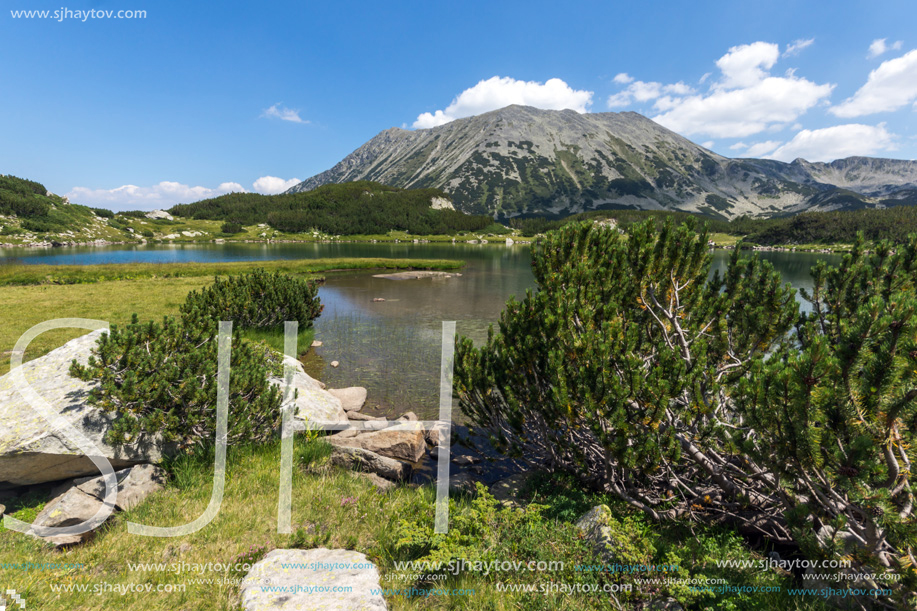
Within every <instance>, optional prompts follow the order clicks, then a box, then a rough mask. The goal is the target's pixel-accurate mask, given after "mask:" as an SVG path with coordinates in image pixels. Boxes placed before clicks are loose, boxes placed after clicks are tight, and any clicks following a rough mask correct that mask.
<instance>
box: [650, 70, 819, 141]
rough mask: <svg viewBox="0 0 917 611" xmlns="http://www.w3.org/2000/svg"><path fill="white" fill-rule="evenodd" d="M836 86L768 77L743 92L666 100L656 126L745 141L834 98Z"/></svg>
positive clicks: (684, 133) (655, 118)
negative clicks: (744, 138) (832, 95)
mask: <svg viewBox="0 0 917 611" xmlns="http://www.w3.org/2000/svg"><path fill="white" fill-rule="evenodd" d="M833 88H834V85H829V84H825V85H818V84H816V83H813V82H811V81H808V80H806V79H802V78H797V77H793V78H786V77H767V78H765V79H763V80H761V81H759V82H757V83H755V84H754V85H751V86H749V87H744V88H741V89H719V90H715V91H713V92H712V93H710V94H709V95H706V96H703V95H696V96H690V97H685V98H680V99H677V100H674V99H672V100H665V102H666V103H665V105H657V107H656V110H659V111H663V112H662V114H660V115H658V116H655V117H653V120H654V121H656V122H657V123H660V124H662V125H664V126H665V127H668V128H669V129H671V130H674V131H676V132H678V133H680V134H683V135H686V136H689V135H692V134H707V135H710V136H713V137H715V138H743V137H746V136H750V135H752V134H757V133H759V132H762V131H765V130H767V129H768V128H769V127H771V126H772V125H773V124H775V123H789V122H791V121H795V120H796V118H797V117H799V116H800V115H801V114H803V113H805V112H806V111H807V110H808V109H810V108H812V107H813V106H815V105H816V104H817V103H818V102H819V101H820V100H822V99H824V98H826V97H827V96H828V95H830V94H831V90H832V89H833Z"/></svg>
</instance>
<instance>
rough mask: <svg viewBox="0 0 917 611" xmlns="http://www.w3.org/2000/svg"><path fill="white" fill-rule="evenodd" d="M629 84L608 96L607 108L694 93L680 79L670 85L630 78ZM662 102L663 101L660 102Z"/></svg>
mask: <svg viewBox="0 0 917 611" xmlns="http://www.w3.org/2000/svg"><path fill="white" fill-rule="evenodd" d="M628 82H629V83H630V84H629V85H628V87H627V89H625V90H624V91H621V92H618V93H616V94H614V95H612V96H609V98H608V107H609V108H618V107H621V106H630V105H631V104H633V103H634V102H648V101H650V100H655V99H658V98H660V97H663V96H664V95H669V94H671V95H687V94H689V93H694V89H692V88H691V87H689V86H688V85H685V84H684V83H682V82H681V81H679V82H677V83H673V84H671V85H663V84H662V83H657V82H655V81H651V82H648V83H647V82H644V81H635V80H634V79H631V80H630V81H628ZM662 103H663V104H664V103H665V102H662Z"/></svg>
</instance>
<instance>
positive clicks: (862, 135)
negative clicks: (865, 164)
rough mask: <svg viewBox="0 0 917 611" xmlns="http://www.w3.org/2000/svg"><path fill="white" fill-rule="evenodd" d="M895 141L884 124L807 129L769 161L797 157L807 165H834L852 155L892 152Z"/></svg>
mask: <svg viewBox="0 0 917 611" xmlns="http://www.w3.org/2000/svg"><path fill="white" fill-rule="evenodd" d="M895 138H896V136H895V135H894V134H892V133H890V132H889V131H888V130H887V129H885V124H884V123H880V124H878V125H875V126H873V125H862V124H860V123H848V124H846V125H835V126H833V127H826V128H824V129H815V130H808V129H804V130H802V131H801V132H799V133H798V134H796V136H795V137H793V139H792V140H790V141H789V142H787V143H786V144H784V145H783V146H781V147H779V148H778V149H777V150H775V151H773V152H772V153H771V154H770V155H768V157H769V158H771V159H779V160H781V161H792V160H794V159H796V158H797V157H802V158H803V159H806V160H808V161H831V160H833V159H841V158H843V157H850V156H852V155H873V154H875V153H877V152H880V151H887V150H893V149H894V146H895Z"/></svg>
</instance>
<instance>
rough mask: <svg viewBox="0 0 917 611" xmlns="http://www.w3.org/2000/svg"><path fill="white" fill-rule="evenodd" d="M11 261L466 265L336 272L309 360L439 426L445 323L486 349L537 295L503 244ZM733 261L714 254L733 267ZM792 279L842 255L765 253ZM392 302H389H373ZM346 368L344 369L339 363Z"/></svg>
mask: <svg viewBox="0 0 917 611" xmlns="http://www.w3.org/2000/svg"><path fill="white" fill-rule="evenodd" d="M0 253H2V257H3V259H5V260H8V261H9V260H16V261H18V262H21V263H27V264H36V263H43V264H52V265H63V264H70V265H94V264H103V263H128V262H137V261H145V262H158V263H180V262H190V261H258V260H272V259H313V258H323V257H385V258H408V257H416V258H426V259H431V258H437V259H461V260H463V261H465V262H466V267H465V268H464V269H462V270H460V272H459V273H460V274H461V276H457V275H456V276H453V277H451V278H443V279H423V280H402V281H396V280H388V279H383V278H374V277H373V276H372V274H373V272H353V273H345V274H329V275H328V277H327V280H326V282H325V284H324V286H322V287H321V289H320V290H319V296H320V297H321V300H322V303H324V304H325V310H324V312H323V313H322V315H321V317H320V318H318V319H317V320H316V321H315V332H316V339H317V340H319V341H321V342H322V344H323V345H322V346H321V347H319V348H316V349H315V350H313V351H310V353H309V354H308V355H307V356H306V357H304V360H303V362H304V363H305V365H306V369H307V371H308V372H309V373H310V374H311V375H312V376H314V377H316V378H318V379H320V380H323V381H324V382H326V383H327V384H328V385H329V386H331V387H345V386H365V387H366V388H367V390H368V391H369V397H368V399H367V407H366V408H365V409H364V411H366V412H367V413H371V414H376V415H385V416H398V415H400V414H402V413H404V412H406V411H414V412H415V413H416V414H417V415H418V416H419V417H420V418H421V419H427V418H429V419H435V418H436V417H437V415H438V407H437V406H438V404H439V362H440V350H441V336H442V322H443V321H447V320H454V321H456V329H457V331H458V333H459V334H461V335H465V336H468V337H470V338H471V339H473V340H474V341H475V342H482V341H483V340H485V339H486V337H487V328H488V326H489V325H490V324H492V323H495V322H496V321H497V320H498V319H499V316H500V312H501V311H502V310H503V306H504V304H505V303H506V301H507V300H508V299H509V298H510V297H511V296H516V297H517V298H518V299H521V298H522V297H524V295H525V291H526V289H530V288H533V287H534V278H533V276H532V271H531V265H530V259H529V257H530V249H529V247H528V246H524V245H515V246H504V245H502V244H499V245H495V244H486V245H471V244H456V245H452V244H413V243H411V244H365V243H359V244H346V243H345V244H198V245H172V246H130V247H125V246H116V247H92V248H67V249H38V250H35V249H33V250H27V249H4V250H0ZM730 254H731V253H729V252H723V251H718V252H716V253H714V265H715V267H717V268H720V269H723V268H725V265H726V262H727V260H728V257H729V256H730ZM760 255H761V256H762V258H764V259H766V260H768V261H770V262H771V263H772V264H773V265H774V267H775V268H776V269H777V270H778V271H779V272H780V273H781V274H782V276H783V278H784V280H785V281H787V282H789V283H790V284H791V285H793V286H794V287H796V288H799V287H809V286H811V277H810V276H809V269H810V268H811V266H812V265H814V264H815V262H816V261H818V260H825V261H827V262H828V263H837V262H839V261H840V255H828V254H810V253H790V252H762V253H760ZM374 299H384V301H373V300H374ZM335 360H336V361H339V363H340V365H339V367H337V368H332V367H331V366H330V362H331V361H335Z"/></svg>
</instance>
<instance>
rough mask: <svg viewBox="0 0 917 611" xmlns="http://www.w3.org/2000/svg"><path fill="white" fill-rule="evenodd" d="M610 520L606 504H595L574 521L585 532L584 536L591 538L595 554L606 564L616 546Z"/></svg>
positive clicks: (609, 560) (610, 516) (609, 561)
mask: <svg viewBox="0 0 917 611" xmlns="http://www.w3.org/2000/svg"><path fill="white" fill-rule="evenodd" d="M612 520H613V517H612V515H611V510H610V509H609V508H608V505H596V506H595V507H593V508H592V509H590V510H589V511H588V512H587V513H586V515H584V516H583V517H582V518H580V519H579V521H577V523H576V527H577V528H579V529H580V530H582V531H583V532H584V533H585V534H586V538H588V539H591V540H592V545H593V548H594V549H595V552H596V554H598V556H599V557H600V558H602V559H603V560H604V561H605V562H606V563H607V564H611V563H612V562H611V561H612V560H613V559H614V556H615V550H616V549H617V547H618V543H617V541H615V539H614V536H613V535H612V532H611V527H610V526H609V524H610V522H611V521H612Z"/></svg>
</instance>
